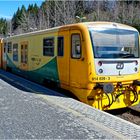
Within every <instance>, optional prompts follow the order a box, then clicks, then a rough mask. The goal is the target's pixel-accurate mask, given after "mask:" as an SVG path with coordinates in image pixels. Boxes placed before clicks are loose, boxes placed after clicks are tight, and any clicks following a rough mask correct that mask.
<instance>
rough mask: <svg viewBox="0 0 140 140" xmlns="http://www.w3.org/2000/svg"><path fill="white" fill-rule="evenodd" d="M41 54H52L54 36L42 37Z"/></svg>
mask: <svg viewBox="0 0 140 140" xmlns="http://www.w3.org/2000/svg"><path fill="white" fill-rule="evenodd" d="M43 55H44V56H54V38H45V39H43Z"/></svg>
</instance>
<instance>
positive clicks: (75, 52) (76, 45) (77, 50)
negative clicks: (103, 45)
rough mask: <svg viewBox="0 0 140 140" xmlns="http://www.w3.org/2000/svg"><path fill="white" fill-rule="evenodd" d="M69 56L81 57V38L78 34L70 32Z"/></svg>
mask: <svg viewBox="0 0 140 140" xmlns="http://www.w3.org/2000/svg"><path fill="white" fill-rule="evenodd" d="M71 43H72V44H71V47H72V49H71V57H72V58H76V59H79V58H81V40H80V34H72V37H71Z"/></svg>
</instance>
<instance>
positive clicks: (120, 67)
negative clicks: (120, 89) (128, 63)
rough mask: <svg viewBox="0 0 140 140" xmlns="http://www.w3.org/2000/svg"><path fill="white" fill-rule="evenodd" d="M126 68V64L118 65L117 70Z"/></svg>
mask: <svg viewBox="0 0 140 140" xmlns="http://www.w3.org/2000/svg"><path fill="white" fill-rule="evenodd" d="M123 68H124V64H123V63H118V64H117V65H116V69H118V70H120V69H123Z"/></svg>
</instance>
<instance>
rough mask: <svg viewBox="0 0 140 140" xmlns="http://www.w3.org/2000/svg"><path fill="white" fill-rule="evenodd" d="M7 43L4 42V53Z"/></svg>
mask: <svg viewBox="0 0 140 140" xmlns="http://www.w3.org/2000/svg"><path fill="white" fill-rule="evenodd" d="M6 48H7V43H4V53H6Z"/></svg>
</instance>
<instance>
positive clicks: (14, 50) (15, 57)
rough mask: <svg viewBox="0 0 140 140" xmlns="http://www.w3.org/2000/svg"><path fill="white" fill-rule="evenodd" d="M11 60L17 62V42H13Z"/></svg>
mask: <svg viewBox="0 0 140 140" xmlns="http://www.w3.org/2000/svg"><path fill="white" fill-rule="evenodd" d="M13 61H16V62H18V43H13Z"/></svg>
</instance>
